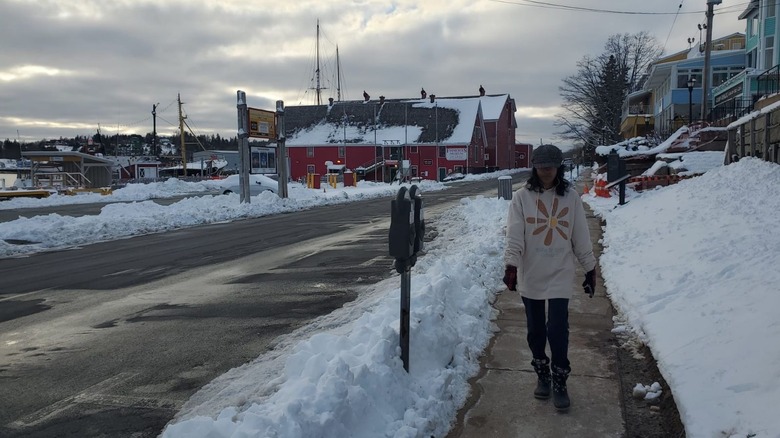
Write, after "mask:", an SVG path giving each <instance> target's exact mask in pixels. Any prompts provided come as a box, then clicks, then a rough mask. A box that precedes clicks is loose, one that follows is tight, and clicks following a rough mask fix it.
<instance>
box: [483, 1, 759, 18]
mask: <svg viewBox="0 0 780 438" xmlns="http://www.w3.org/2000/svg"><path fill="white" fill-rule="evenodd" d="M489 1H492V2H494V3H505V4H509V5H515V6H531V7H537V8H542V9H558V10H566V11H576V12H593V13H601V14H618V15H679V14H681V15H692V14H703V13H705V12H707V11H706V10H701V11H691V12H680V10H679V9H678V10H677V11H675V12H643V11H617V10H613V9H599V8H586V7H582V6H570V5H564V4H559V3H551V2H543V1H537V0H515V1H510V0H489ZM748 4H749V3H740V4H738V5H732V6H727V7H724V8H721V9H719V13H727V12H726V10H727V9H735V8H737V7H740V6H745V5H748ZM729 12H734V11H729Z"/></svg>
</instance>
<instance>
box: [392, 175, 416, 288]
mask: <svg viewBox="0 0 780 438" xmlns="http://www.w3.org/2000/svg"><path fill="white" fill-rule="evenodd" d="M415 239H416V237H415V222H414V207H413V205H412V200H411V199H410V198H409V196H408V190H407V189H406V187H401V188H400V189H399V190H398V196H397V197H396V199H394V200H393V201H391V202H390V233H389V236H388V243H389V247H390V256H391V257H394V258H395V260H396V264H395V265H396V270H397V271H398V272H399V273H401V272H403V271H404V270H405V267H406V265H407V262H409V261H411V264H409V266H414V260H412V257H413V256H414V245H415Z"/></svg>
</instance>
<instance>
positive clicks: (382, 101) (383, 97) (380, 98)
mask: <svg viewBox="0 0 780 438" xmlns="http://www.w3.org/2000/svg"><path fill="white" fill-rule="evenodd" d="M384 103H385V96H379V104H380V105H383V104H384Z"/></svg>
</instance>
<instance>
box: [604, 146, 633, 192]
mask: <svg viewBox="0 0 780 438" xmlns="http://www.w3.org/2000/svg"><path fill="white" fill-rule="evenodd" d="M629 177H630V175H628V173H627V172H626V162H625V160H623V159H621V158H620V156H619V155H618V153H617V151H615V150H612V152H610V153H609V156H608V157H607V182H608V183H609V184H607V188H608V189H609V188H612V187H614V186H615V185H618V187H619V191H620V198H619V202H620V205H623V204H625V203H626V181H628V178H629Z"/></svg>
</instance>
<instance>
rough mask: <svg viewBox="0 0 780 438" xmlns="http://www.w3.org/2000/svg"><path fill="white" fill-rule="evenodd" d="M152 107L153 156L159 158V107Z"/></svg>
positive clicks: (155, 105)
mask: <svg viewBox="0 0 780 438" xmlns="http://www.w3.org/2000/svg"><path fill="white" fill-rule="evenodd" d="M159 104H160V102H157V103H156V104H154V105H152V155H154V156H157V155H158V154H157V105H159Z"/></svg>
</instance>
